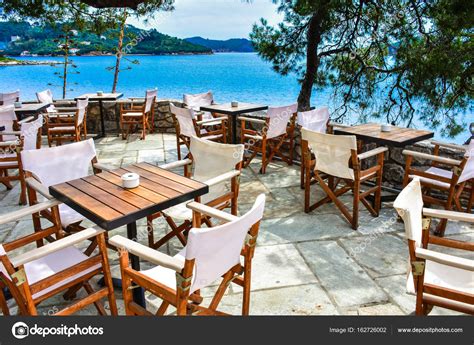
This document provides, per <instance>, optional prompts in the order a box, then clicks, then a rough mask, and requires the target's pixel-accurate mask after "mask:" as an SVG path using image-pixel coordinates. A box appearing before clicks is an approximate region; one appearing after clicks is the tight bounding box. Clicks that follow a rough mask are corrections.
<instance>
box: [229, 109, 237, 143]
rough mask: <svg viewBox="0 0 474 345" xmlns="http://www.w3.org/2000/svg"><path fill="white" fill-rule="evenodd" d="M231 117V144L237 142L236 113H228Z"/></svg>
mask: <svg viewBox="0 0 474 345" xmlns="http://www.w3.org/2000/svg"><path fill="white" fill-rule="evenodd" d="M230 117H231V118H232V144H238V142H237V115H230Z"/></svg>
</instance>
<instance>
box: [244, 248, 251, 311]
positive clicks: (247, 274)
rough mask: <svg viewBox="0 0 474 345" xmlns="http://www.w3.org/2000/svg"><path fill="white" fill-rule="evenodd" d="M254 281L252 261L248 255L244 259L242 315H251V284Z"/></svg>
mask: <svg viewBox="0 0 474 345" xmlns="http://www.w3.org/2000/svg"><path fill="white" fill-rule="evenodd" d="M251 281H252V259H251V258H250V256H249V255H248V254H247V255H246V256H245V259H244V285H243V290H244V291H243V296H242V297H243V299H242V315H249V313H250V283H251Z"/></svg>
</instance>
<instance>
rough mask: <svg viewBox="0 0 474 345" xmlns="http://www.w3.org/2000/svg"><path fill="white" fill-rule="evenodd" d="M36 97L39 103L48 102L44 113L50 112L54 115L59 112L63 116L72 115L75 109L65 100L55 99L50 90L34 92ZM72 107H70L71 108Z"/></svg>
mask: <svg viewBox="0 0 474 345" xmlns="http://www.w3.org/2000/svg"><path fill="white" fill-rule="evenodd" d="M36 99H37V100H38V102H40V103H48V104H50V106H49V107H48V108H47V109H46V113H47V114H49V113H51V114H52V115H55V116H56V117H57V116H59V115H58V113H61V114H62V115H64V116H73V115H74V113H75V111H74V107H73V106H69V105H68V104H69V103H68V102H66V101H57V100H55V99H54V97H53V93H52V92H51V90H49V89H47V90H44V91H40V92H37V93H36ZM71 108H72V109H71Z"/></svg>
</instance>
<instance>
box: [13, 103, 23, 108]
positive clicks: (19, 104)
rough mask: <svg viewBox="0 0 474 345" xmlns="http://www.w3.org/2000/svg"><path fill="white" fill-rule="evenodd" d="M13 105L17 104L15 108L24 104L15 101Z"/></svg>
mask: <svg viewBox="0 0 474 345" xmlns="http://www.w3.org/2000/svg"><path fill="white" fill-rule="evenodd" d="M10 104H11V103H10ZM13 105H14V106H15V108H21V107H22V106H23V104H21V102H15V103H13Z"/></svg>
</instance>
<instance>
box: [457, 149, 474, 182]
mask: <svg viewBox="0 0 474 345" xmlns="http://www.w3.org/2000/svg"><path fill="white" fill-rule="evenodd" d="M465 157H467V162H466V165H465V166H464V169H463V171H462V173H461V176H459V180H458V183H462V182H464V181H467V180H470V179H472V178H474V140H471V142H470V143H469V146H468V147H467V150H466V153H465Z"/></svg>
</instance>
